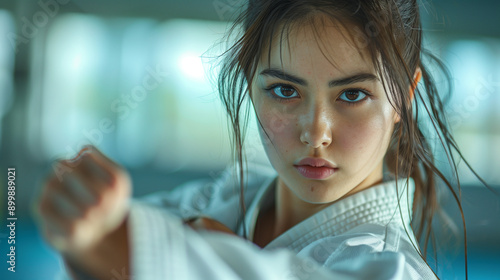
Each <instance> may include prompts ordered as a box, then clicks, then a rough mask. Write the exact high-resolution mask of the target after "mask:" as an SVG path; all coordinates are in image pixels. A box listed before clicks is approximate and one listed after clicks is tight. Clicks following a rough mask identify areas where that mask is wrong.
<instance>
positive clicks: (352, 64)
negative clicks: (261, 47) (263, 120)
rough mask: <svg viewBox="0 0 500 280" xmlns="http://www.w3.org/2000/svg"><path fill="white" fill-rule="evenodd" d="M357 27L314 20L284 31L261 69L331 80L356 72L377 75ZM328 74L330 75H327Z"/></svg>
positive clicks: (260, 64)
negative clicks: (313, 74) (308, 74)
mask: <svg viewBox="0 0 500 280" xmlns="http://www.w3.org/2000/svg"><path fill="white" fill-rule="evenodd" d="M357 30H359V28H357V27H356V26H355V25H354V24H340V23H335V22H332V21H328V20H321V21H320V20H314V21H312V22H309V23H307V24H299V23H297V24H293V25H289V26H286V27H280V28H279V29H278V31H277V32H276V35H275V36H274V38H273V40H272V42H271V45H270V49H269V47H268V49H267V50H266V51H264V53H263V56H262V57H261V59H260V61H259V68H261V69H262V68H266V67H271V68H284V69H291V70H294V71H296V72H297V73H302V74H304V75H307V73H310V72H321V73H324V74H326V75H328V76H329V77H331V76H332V75H335V76H336V75H345V74H349V73H353V72H360V71H363V72H373V73H374V72H375V71H374V70H373V69H374V67H373V62H372V59H371V55H370V52H369V50H368V47H367V44H366V41H363V40H362V39H363V38H364V37H363V36H362V34H363V33H361V31H359V33H357V32H356V31H357ZM325 71H326V72H325Z"/></svg>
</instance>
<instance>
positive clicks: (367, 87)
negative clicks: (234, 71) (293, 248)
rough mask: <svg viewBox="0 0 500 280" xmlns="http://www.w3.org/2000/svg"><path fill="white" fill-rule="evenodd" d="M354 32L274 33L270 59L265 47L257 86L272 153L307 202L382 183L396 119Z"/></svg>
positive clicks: (285, 180)
mask: <svg viewBox="0 0 500 280" xmlns="http://www.w3.org/2000/svg"><path fill="white" fill-rule="evenodd" d="M314 32H319V34H317V35H318V36H317V37H316V36H314ZM317 38H321V41H318V39H317ZM348 38H349V36H344V35H343V34H342V33H341V32H340V31H339V27H336V26H333V25H332V26H324V28H322V30H316V31H313V30H312V28H309V27H303V28H300V29H298V30H296V31H294V32H291V33H290V35H289V44H287V42H286V40H285V41H283V44H282V46H281V47H280V44H279V41H278V40H274V41H278V42H276V43H275V44H274V45H273V46H272V49H271V57H270V61H267V52H265V55H264V57H263V59H261V61H260V63H259V66H258V68H257V72H256V74H255V79H254V80H253V82H252V85H251V92H250V93H251V98H252V101H253V104H254V108H255V112H256V114H257V116H258V118H259V119H260V121H261V124H262V126H263V128H264V129H265V131H266V132H267V134H268V136H269V137H268V136H267V135H266V133H265V132H263V131H262V127H261V128H260V136H261V139H262V142H263V145H264V148H265V150H266V153H267V155H268V157H269V160H270V162H271V164H272V165H273V167H274V168H275V169H276V171H277V172H278V175H279V180H280V181H281V183H282V185H284V186H286V187H287V188H288V189H290V190H291V191H292V192H293V193H294V194H295V195H296V196H298V197H299V198H301V199H302V200H304V201H306V202H309V203H328V202H333V201H335V200H338V199H339V198H341V197H343V196H345V195H350V194H352V193H355V192H358V191H360V190H362V189H364V188H367V187H369V186H371V185H373V184H375V183H377V182H379V181H380V180H381V179H382V162H383V158H384V155H385V153H386V150H387V148H388V145H389V141H390V136H391V134H392V130H393V127H394V123H395V122H396V121H397V120H398V117H397V115H396V114H395V111H394V110H393V108H392V107H391V105H390V103H389V100H388V99H387V97H386V93H385V91H384V88H383V86H382V83H381V81H380V77H378V75H377V74H376V72H375V70H374V67H373V65H372V63H371V58H370V55H369V53H368V51H367V50H366V48H357V47H356V46H355V44H353V43H352V42H351V41H349V40H350V39H348ZM280 48H281V50H280ZM280 51H281V58H282V60H281V59H280ZM307 158H313V159H322V160H324V161H326V162H328V164H329V165H330V167H334V168H328V167H313V166H312V165H324V162H323V163H322V162H321V161H320V162H316V163H315V162H313V161H309V162H307V161H303V160H304V159H307Z"/></svg>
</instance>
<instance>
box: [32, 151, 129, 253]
mask: <svg viewBox="0 0 500 280" xmlns="http://www.w3.org/2000/svg"><path fill="white" fill-rule="evenodd" d="M61 171H62V172H61ZM61 173H63V174H61ZM130 193H131V180H130V177H129V175H128V174H127V172H126V171H125V170H124V169H123V168H121V167H120V166H118V165H117V164H116V163H114V162H113V161H111V160H110V159H109V158H107V157H106V156H104V155H103V154H102V153H101V152H100V151H98V150H97V149H96V148H95V147H93V146H86V147H85V148H84V149H82V150H81V151H80V153H79V155H78V156H77V158H76V159H73V160H59V161H57V162H56V165H55V166H54V171H53V172H51V173H50V174H49V176H48V178H47V180H46V181H45V183H44V184H43V186H42V192H41V195H40V197H39V198H38V200H37V201H36V205H35V206H36V207H35V209H36V211H37V212H36V213H35V216H37V218H38V221H37V222H38V224H39V228H40V230H41V232H42V235H43V236H44V238H45V239H46V241H47V242H48V243H49V244H50V245H51V246H52V247H54V248H55V249H56V250H57V251H59V252H60V253H62V254H63V255H65V256H68V257H70V258H73V259H78V258H82V257H83V256H89V255H91V254H89V252H92V251H93V250H94V249H95V248H96V247H98V245H99V244H100V243H101V242H102V241H103V240H104V239H105V238H106V237H107V236H110V235H111V233H113V232H114V231H115V230H117V229H118V228H119V227H120V226H121V227H123V224H124V221H125V219H126V216H127V213H128V202H129V199H130Z"/></svg>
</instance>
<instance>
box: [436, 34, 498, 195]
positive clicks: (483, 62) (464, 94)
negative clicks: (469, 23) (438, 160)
mask: <svg viewBox="0 0 500 280" xmlns="http://www.w3.org/2000/svg"><path fill="white" fill-rule="evenodd" d="M444 54H445V55H444V57H443V59H444V60H445V61H446V62H447V63H448V65H449V67H450V70H451V73H452V76H453V78H454V79H453V81H454V92H453V99H452V100H451V102H450V104H449V105H448V107H447V111H448V113H449V115H450V116H449V120H450V125H451V126H452V128H453V129H454V134H455V138H456V140H457V142H458V144H459V146H460V147H461V149H462V152H463V154H464V156H465V157H466V159H468V161H469V162H470V163H471V164H472V166H473V167H474V168H475V170H476V171H477V172H478V174H479V175H480V176H482V177H483V179H485V180H486V181H487V182H488V183H490V184H494V185H500V173H498V167H499V166H500V145H499V144H500V125H499V123H500V114H498V110H497V108H498V106H499V105H500V98H499V93H500V40H492V39H485V38H479V39H475V40H455V41H452V42H450V43H449V44H448V46H447V48H446V49H445V51H444ZM459 172H460V174H461V176H462V180H463V183H469V184H474V183H476V184H477V183H478V181H477V179H476V178H475V177H474V175H473V174H472V173H471V172H470V171H469V170H468V168H467V167H466V165H465V164H463V163H462V164H461V165H460V169H459Z"/></svg>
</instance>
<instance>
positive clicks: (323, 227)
mask: <svg viewBox="0 0 500 280" xmlns="http://www.w3.org/2000/svg"><path fill="white" fill-rule="evenodd" d="M275 179H276V173H275V172H274V171H273V170H272V169H269V168H267V167H261V166H251V168H250V170H249V173H248V187H247V189H246V190H245V202H246V205H247V206H248V210H247V215H246V217H245V220H246V224H247V236H248V237H249V238H251V237H252V236H253V230H254V228H255V222H256V219H257V216H258V214H259V211H261V210H264V209H265V208H267V207H269V206H270V205H271V204H272V203H273V201H274V193H275V192H274V190H275V186H276V184H275ZM237 186H238V184H237V183H236V181H235V179H234V176H232V173H231V172H229V171H227V172H224V173H223V174H222V176H221V177H220V179H219V180H216V181H215V183H209V182H208V181H195V182H190V183H188V184H184V185H181V186H179V187H178V188H176V189H174V190H173V191H170V192H162V193H156V194H152V195H149V196H147V197H144V198H141V199H139V200H133V202H132V204H131V212H130V218H129V219H130V220H129V230H130V236H131V240H130V242H131V248H132V252H131V256H132V271H133V275H132V276H134V278H133V279H136V280H149V279H151V280H153V279H154V280H156V279H203V280H205V279H217V280H219V279H273V280H274V279H319V280H321V279H436V277H435V276H434V274H433V273H432V271H431V270H430V268H429V267H428V266H427V265H426V264H425V262H424V261H423V260H422V259H421V257H420V256H419V253H418V251H417V249H415V248H414V246H413V245H412V243H413V244H415V245H416V242H415V240H414V238H413V237H412V238H409V237H408V234H409V235H410V236H413V233H412V231H411V228H410V226H409V221H410V219H409V217H411V205H412V200H413V191H414V183H413V180H411V179H410V181H409V184H408V185H406V180H399V181H398V182H397V188H398V190H399V198H398V195H397V192H396V182H395V181H391V182H385V183H382V184H380V185H377V186H373V187H371V188H369V189H367V190H364V191H362V192H359V193H356V194H354V195H352V196H349V197H347V198H345V199H342V200H340V201H338V202H336V203H334V204H332V205H331V206H329V207H327V208H325V209H323V210H322V211H320V212H318V213H316V214H315V215H313V216H311V217H309V218H308V219H306V220H304V221H303V222H301V223H299V224H298V225H296V226H294V227H293V228H291V229H290V230H288V231H287V232H285V233H284V234H282V235H281V236H279V237H277V238H276V239H275V240H273V241H272V242H271V243H269V244H268V245H267V246H266V247H265V248H264V249H261V248H259V247H257V246H256V245H254V244H252V243H251V242H249V241H246V240H244V239H242V238H240V237H237V236H231V235H228V234H224V233H214V232H196V231H193V230H191V229H190V228H189V227H187V226H185V225H183V223H182V219H186V218H190V217H193V216H198V215H205V216H209V217H211V218H213V219H216V220H218V221H220V222H222V223H224V224H225V225H226V226H228V227H229V228H230V229H232V230H233V231H234V232H237V233H238V234H239V235H242V233H243V227H242V223H240V221H239V220H238V217H239V214H240V212H239V188H238V187H237ZM398 203H399V206H398ZM402 217H403V219H402ZM407 232H408V234H407ZM81 279H84V278H83V276H82V278H81ZM85 279H87V278H85Z"/></svg>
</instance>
